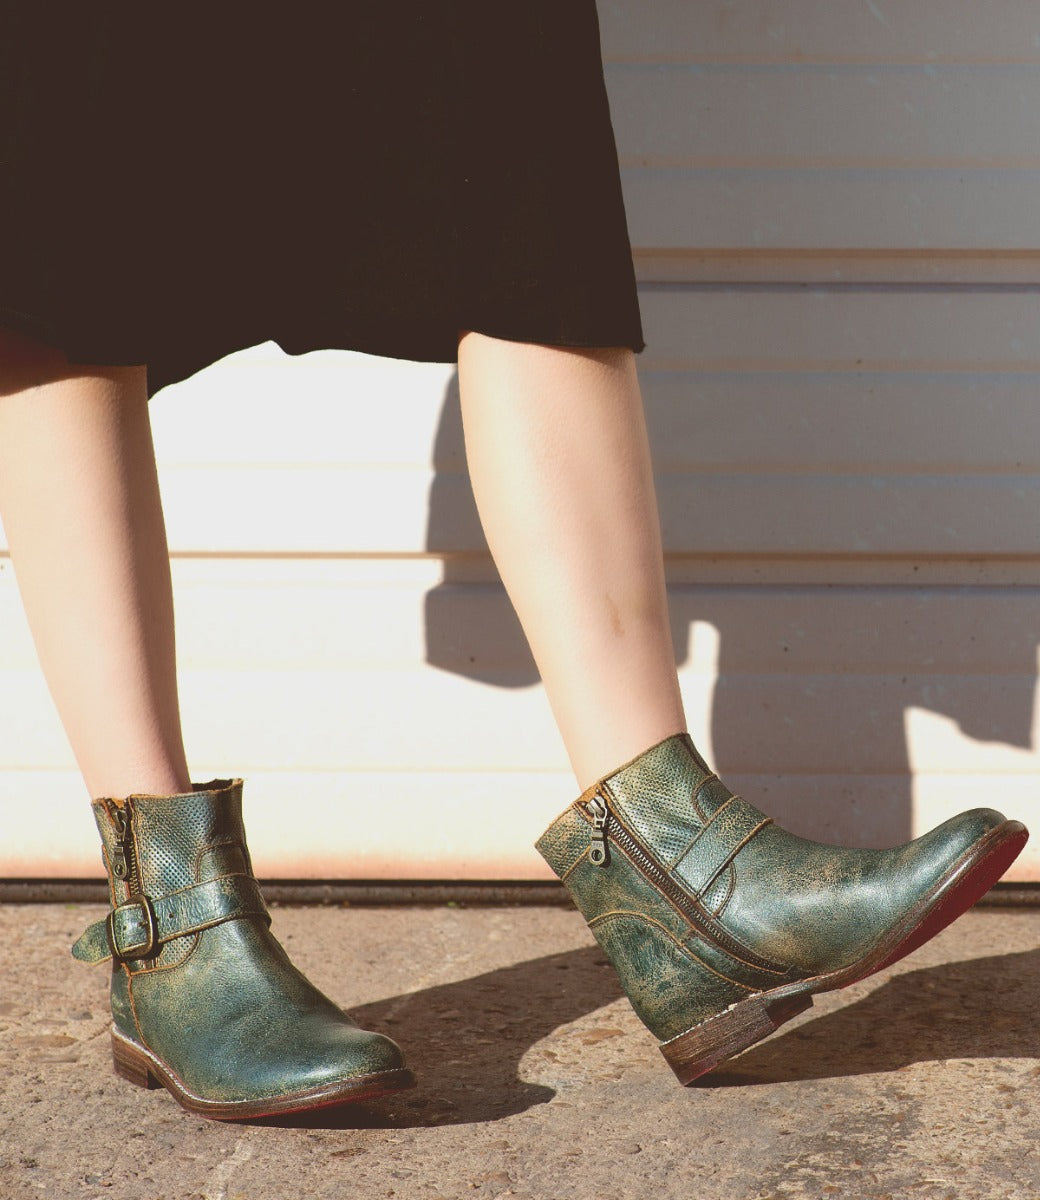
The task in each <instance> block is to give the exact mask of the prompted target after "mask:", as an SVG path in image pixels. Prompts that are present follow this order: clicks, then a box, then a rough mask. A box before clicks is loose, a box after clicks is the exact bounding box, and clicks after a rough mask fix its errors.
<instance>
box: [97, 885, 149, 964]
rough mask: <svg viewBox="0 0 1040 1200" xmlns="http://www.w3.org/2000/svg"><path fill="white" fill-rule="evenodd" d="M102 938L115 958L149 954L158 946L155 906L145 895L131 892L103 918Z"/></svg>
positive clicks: (140, 956)
mask: <svg viewBox="0 0 1040 1200" xmlns="http://www.w3.org/2000/svg"><path fill="white" fill-rule="evenodd" d="M105 939H106V941H107V942H108V949H109V952H110V953H111V955H112V957H113V958H114V959H115V960H116V962H126V960H127V959H131V958H151V957H152V956H153V955H154V954H155V953H156V952H157V951H158V949H159V930H158V927H157V925H156V923H155V909H154V908H153V907H152V902H151V900H149V899H148V897H147V896H140V895H137V896H131V897H130V898H129V900H124V901H123V903H122V904H118V905H116V907H115V908H113V909H112V911H111V912H110V913H109V914H108V916H107V917H106V918H105Z"/></svg>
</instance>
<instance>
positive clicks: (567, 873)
mask: <svg viewBox="0 0 1040 1200" xmlns="http://www.w3.org/2000/svg"><path fill="white" fill-rule="evenodd" d="M588 853H589V849H588V847H587V846H586V847H585V849H584V850H582V852H581V853H580V854H579V855H578V857H577V858H576V859H575V860H574V862H572V863H571V865H570V866H569V867H568V868H567V870H566V871H564V873H563V874H562V875H561V876H560V882H561V883H566V882H567V879H568V878H569V876H570V874H571V872H572V871H573V870H574V868H575V867H576V866H577V865H578V863H580V862H581V860H582V859H583V858H587V857H588Z"/></svg>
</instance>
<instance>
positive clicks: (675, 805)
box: [605, 735, 708, 862]
mask: <svg viewBox="0 0 1040 1200" xmlns="http://www.w3.org/2000/svg"><path fill="white" fill-rule="evenodd" d="M707 774H708V772H707V771H706V770H702V769H701V764H700V762H699V760H698V757H697V756H696V755H695V754H694V753H693V752H692V743H690V741H689V739H688V738H687V737H685V735H684V736H681V737H673V738H669V739H668V740H667V741H664V742H661V743H660V745H658V746H655V747H654V748H653V750H651V751H648V752H647V753H646V754H644V755H642V756H641V757H640V758H638V759H636V760H635V761H634V762H632V763H629V764H628V766H626V767H622V768H621V770H620V771H618V772H616V773H615V774H614V775H611V776H609V777H608V778H607V780H606V781H605V783H606V786H607V788H608V790H609V792H610V796H611V800H612V803H613V804H614V805H615V806H616V808H617V811H618V812H619V814H620V815H621V816H622V818H623V819H624V820H625V822H626V823H627V824H628V825H629V827H630V828H631V829H632V831H633V832H634V833H635V834H636V835H637V836H638V837H639V838H640V840H641V841H643V842H644V843H646V844H647V845H649V846H653V848H654V851H655V852H656V854H657V855H658V856H659V857H660V859H661V860H662V861H664V862H672V861H674V860H675V859H676V858H678V856H679V855H680V854H681V853H682V852H683V850H684V849H685V848H686V846H687V845H689V842H690V839H691V838H692V837H693V836H694V835H695V834H696V833H697V832H698V831H699V830H700V828H701V825H702V822H701V820H700V818H699V817H698V816H697V814H696V812H695V810H694V806H693V802H694V796H695V795H696V793H697V790H698V789H699V788H700V786H701V784H702V783H703V782H704V779H705V776H706V775H707Z"/></svg>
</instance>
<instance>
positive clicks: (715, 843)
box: [674, 796, 768, 896]
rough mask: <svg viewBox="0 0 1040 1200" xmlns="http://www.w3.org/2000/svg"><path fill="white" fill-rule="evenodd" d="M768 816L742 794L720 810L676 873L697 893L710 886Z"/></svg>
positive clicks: (679, 863) (685, 855) (693, 843)
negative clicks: (743, 797)
mask: <svg viewBox="0 0 1040 1200" xmlns="http://www.w3.org/2000/svg"><path fill="white" fill-rule="evenodd" d="M767 822H768V817H766V815H765V814H764V813H761V812H759V810H758V809H757V808H755V806H754V805H753V804H748V802H747V801H746V800H742V799H741V798H740V797H739V796H734V797H733V798H732V799H731V800H730V801H729V802H728V803H726V804H725V805H723V806H722V807H721V808H720V809H718V810H717V812H716V813H715V815H714V816H713V817H712V819H711V820H710V821H709V822H708V824H707V825H705V826H704V828H703V829H702V830H701V831H700V833H699V834H698V835H697V837H696V838H695V839H694V840H693V842H691V843H690V846H689V848H688V849H687V851H686V852H685V854H684V855H683V856H682V858H680V859H679V861H678V862H677V863H676V864H675V866H674V870H675V873H676V875H678V877H679V878H680V879H681V880H682V881H683V883H684V884H685V885H686V886H687V887H688V888H689V889H690V891H691V892H693V894H694V895H695V896H699V895H700V894H701V893H702V892H703V891H704V890H705V889H706V888H708V887H710V886H711V884H712V883H713V882H714V881H715V879H716V877H717V876H718V875H719V873H720V872H721V871H722V870H724V869H725V867H726V866H727V865H728V864H729V861H730V859H731V858H732V857H733V856H734V855H735V854H736V853H737V851H738V850H739V849H740V847H741V846H742V845H743V844H744V843H745V842H746V841H747V839H748V838H749V837H751V835H752V834H753V833H754V832H755V831H756V830H757V829H759V828H761V826H762V825H763V824H765V823H767Z"/></svg>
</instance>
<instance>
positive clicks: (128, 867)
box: [92, 779, 252, 904]
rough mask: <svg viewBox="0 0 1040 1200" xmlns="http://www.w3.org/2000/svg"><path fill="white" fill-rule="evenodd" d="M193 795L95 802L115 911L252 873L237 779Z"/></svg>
mask: <svg viewBox="0 0 1040 1200" xmlns="http://www.w3.org/2000/svg"><path fill="white" fill-rule="evenodd" d="M192 789H193V790H192V791H191V792H186V793H183V794H181V795H174V796H151V795H145V794H141V795H133V796H128V797H127V798H126V799H118V800H117V799H101V800H96V801H94V802H93V804H92V808H93V811H94V820H95V821H96V823H97V827H98V832H99V833H100V835H101V842H102V853H103V857H104V861H105V868H106V871H107V873H108V877H109V886H110V889H111V893H112V902H113V904H120V903H122V902H123V901H125V900H126V899H127V898H128V897H129V896H131V895H137V894H143V895H146V896H162V895H166V894H168V893H170V892H175V891H177V890H179V889H181V888H186V887H191V886H192V885H193V884H196V883H203V882H206V881H207V880H211V879H217V878H219V877H220V876H223V875H233V874H241V875H249V874H251V873H252V864H251V861H250V858H249V851H248V848H247V846H246V835H245V827H244V825H243V822H242V780H241V779H214V780H211V781H210V782H209V783H201V784H193V785H192Z"/></svg>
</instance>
